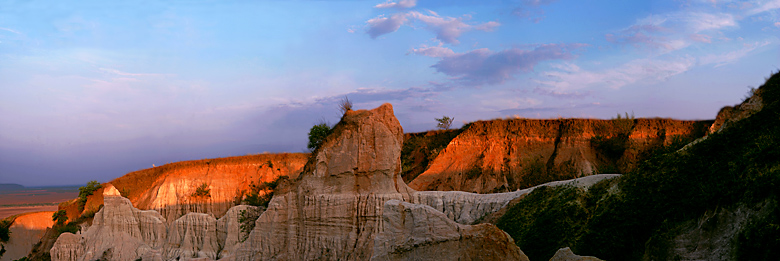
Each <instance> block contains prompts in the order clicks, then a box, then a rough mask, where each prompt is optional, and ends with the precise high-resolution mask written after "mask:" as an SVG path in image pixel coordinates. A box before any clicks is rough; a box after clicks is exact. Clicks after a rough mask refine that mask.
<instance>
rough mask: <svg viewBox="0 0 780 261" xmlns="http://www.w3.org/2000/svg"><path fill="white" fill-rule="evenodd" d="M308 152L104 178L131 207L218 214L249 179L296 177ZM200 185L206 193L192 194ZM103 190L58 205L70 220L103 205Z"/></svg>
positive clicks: (169, 213) (169, 214)
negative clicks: (82, 201) (79, 200)
mask: <svg viewBox="0 0 780 261" xmlns="http://www.w3.org/2000/svg"><path fill="white" fill-rule="evenodd" d="M308 157H309V154H307V153H280V154H259V155H247V156H237V157H227V158H217V159H205V160H194V161H182V162H175V163H170V164H165V165H162V166H158V167H154V168H150V169H144V170H139V171H135V172H131V173H128V174H126V175H124V176H122V177H119V178H116V179H114V180H112V181H110V182H109V183H110V184H112V185H113V186H114V187H115V188H116V189H117V190H118V191H119V192H120V193H121V194H122V195H123V196H124V197H126V198H128V199H130V202H132V203H133V206H134V207H136V208H138V209H141V210H157V211H158V212H160V214H161V215H162V216H163V217H164V218H165V220H166V221H167V222H173V221H175V220H176V219H178V218H179V217H181V216H184V215H185V214H187V213H191V212H196V213H206V214H211V215H214V217H216V218H220V217H222V216H224V215H225V214H226V213H227V211H228V210H229V209H230V208H231V207H233V206H236V205H238V204H239V203H240V200H241V198H242V196H243V195H244V193H245V192H246V191H248V189H249V185H250V184H251V183H253V182H254V183H255V184H258V183H259V182H268V181H272V180H274V179H275V178H277V177H279V176H288V177H296V176H297V175H298V174H299V173H300V172H301V171H302V170H303V165H304V164H305V163H306V159H307V158H308ZM203 184H206V188H207V189H208V190H209V193H208V195H207V196H193V195H194V194H195V191H196V190H197V188H198V187H199V186H201V185H203ZM102 192H103V190H102V189H100V190H98V191H95V194H93V195H92V196H89V197H87V202H86V206H85V207H84V208H83V209H82V208H79V207H78V205H77V204H76V200H73V201H71V202H69V203H65V204H62V205H61V206H60V209H65V210H66V211H67V213H68V219H69V220H75V219H77V218H78V217H79V216H81V215H83V214H84V213H86V212H89V211H92V212H95V211H97V210H98V209H99V207H100V205H102V204H103V194H102ZM169 225H170V224H169Z"/></svg>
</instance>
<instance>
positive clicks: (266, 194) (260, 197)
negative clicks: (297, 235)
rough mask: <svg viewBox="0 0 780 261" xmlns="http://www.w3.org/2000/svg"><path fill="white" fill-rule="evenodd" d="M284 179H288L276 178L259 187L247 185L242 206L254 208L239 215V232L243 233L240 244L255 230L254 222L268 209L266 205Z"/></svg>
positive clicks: (284, 177)
mask: <svg viewBox="0 0 780 261" xmlns="http://www.w3.org/2000/svg"><path fill="white" fill-rule="evenodd" d="M286 179H288V177H287V176H278V177H276V178H275V179H274V180H272V181H269V182H260V184H259V185H255V183H254V182H252V184H250V185H249V192H248V193H247V195H246V198H244V204H246V205H250V206H254V207H255V208H248V209H246V210H242V211H241V213H240V214H239V217H238V222H239V223H240V224H241V225H240V227H241V232H243V233H245V234H244V235H243V237H242V239H241V241H242V242H243V241H244V240H246V237H247V236H248V235H249V232H251V231H252V229H254V228H255V220H257V218H258V217H260V214H261V213H262V212H263V210H265V208H266V207H268V203H270V202H271V199H272V198H273V196H274V191H275V190H276V188H277V187H278V186H279V184H280V183H281V182H283V181H284V180H286ZM261 192H262V194H261Z"/></svg>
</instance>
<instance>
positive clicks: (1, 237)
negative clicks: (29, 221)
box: [0, 218, 14, 242]
mask: <svg viewBox="0 0 780 261" xmlns="http://www.w3.org/2000/svg"><path fill="white" fill-rule="evenodd" d="M13 222H14V220H13V218H6V219H3V220H0V242H8V239H9V238H11V230H9V228H10V227H11V224H13Z"/></svg>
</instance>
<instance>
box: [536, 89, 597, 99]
mask: <svg viewBox="0 0 780 261" xmlns="http://www.w3.org/2000/svg"><path fill="white" fill-rule="evenodd" d="M534 93H536V94H539V95H544V96H551V97H555V98H566V99H582V98H585V97H587V96H590V95H591V92H590V91H585V92H577V91H561V90H551V89H545V88H540V87H536V88H534Z"/></svg>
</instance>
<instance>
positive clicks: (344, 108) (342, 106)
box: [339, 95, 352, 115]
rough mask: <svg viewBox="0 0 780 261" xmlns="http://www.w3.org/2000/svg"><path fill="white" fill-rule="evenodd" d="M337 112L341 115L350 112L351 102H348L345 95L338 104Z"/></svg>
mask: <svg viewBox="0 0 780 261" xmlns="http://www.w3.org/2000/svg"><path fill="white" fill-rule="evenodd" d="M339 110H340V111H341V114H342V115H344V114H345V113H347V112H348V111H351V110H352V101H350V100H349V98H347V96H346V95H344V98H343V99H341V101H340V102H339Z"/></svg>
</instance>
